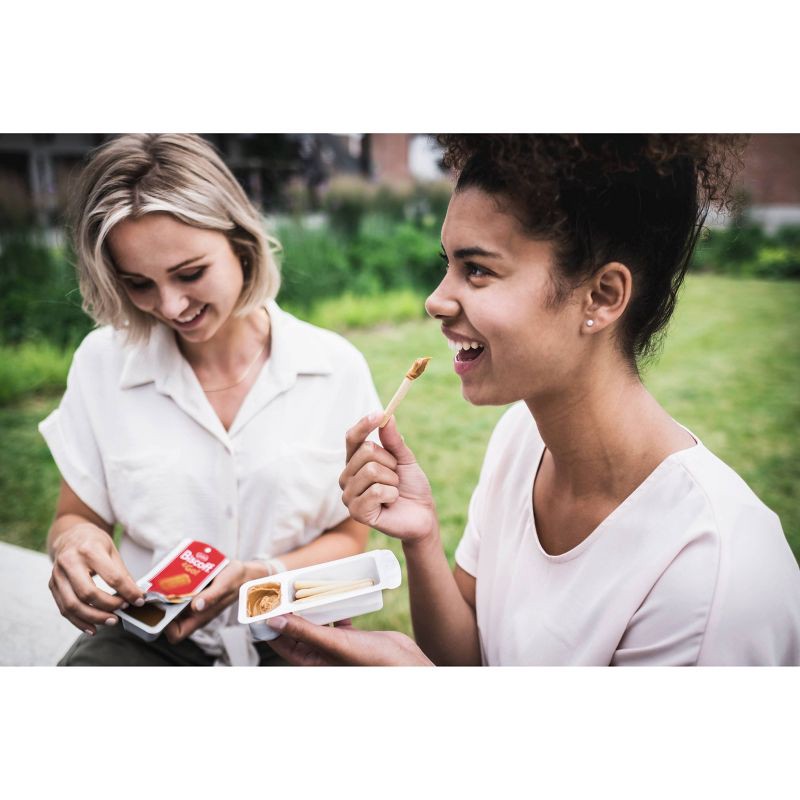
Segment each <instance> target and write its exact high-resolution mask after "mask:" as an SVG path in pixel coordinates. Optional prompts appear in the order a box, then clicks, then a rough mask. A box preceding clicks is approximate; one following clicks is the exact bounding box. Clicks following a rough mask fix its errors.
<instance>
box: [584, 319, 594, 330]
mask: <svg viewBox="0 0 800 800" xmlns="http://www.w3.org/2000/svg"><path fill="white" fill-rule="evenodd" d="M586 325H587V326H588V327H589V328H591V327H592V325H594V320H593V319H587V320H586Z"/></svg>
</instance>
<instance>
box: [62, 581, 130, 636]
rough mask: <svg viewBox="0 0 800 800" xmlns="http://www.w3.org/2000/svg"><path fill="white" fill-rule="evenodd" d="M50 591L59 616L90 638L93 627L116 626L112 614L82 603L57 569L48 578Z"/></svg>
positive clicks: (115, 618)
mask: <svg viewBox="0 0 800 800" xmlns="http://www.w3.org/2000/svg"><path fill="white" fill-rule="evenodd" d="M50 591H51V592H52V593H53V598H54V599H55V601H56V605H57V606H58V610H59V611H60V612H61V615H62V616H63V617H65V618H66V619H67V620H69V622H71V623H72V624H73V625H74V626H75V627H76V628H79V629H80V630H82V631H83V632H84V633H87V634H89V635H90V636H91V635H93V634H94V633H95V632H96V630H95V625H116V624H117V617H115V616H114V615H113V614H109V613H107V612H104V611H102V610H100V609H97V608H94V607H92V606H91V605H89V604H88V603H86V602H84V601H82V600H81V599H80V598H79V597H78V596H77V595H76V594H75V592H74V591H73V589H72V585H71V584H70V582H69V580H68V579H67V577H66V576H65V575H64V574H63V573H61V571H60V570H59V569H58V568H54V570H53V574H52V576H51V578H50ZM104 594H105V593H104Z"/></svg>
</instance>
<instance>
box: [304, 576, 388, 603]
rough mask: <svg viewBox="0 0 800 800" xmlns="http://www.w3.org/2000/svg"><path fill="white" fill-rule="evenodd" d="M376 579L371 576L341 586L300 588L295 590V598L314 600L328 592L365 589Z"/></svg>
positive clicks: (341, 592) (339, 592) (336, 592)
mask: <svg viewBox="0 0 800 800" xmlns="http://www.w3.org/2000/svg"><path fill="white" fill-rule="evenodd" d="M374 583H375V582H374V581H373V580H372V579H371V578H366V579H364V580H363V581H353V582H352V583H345V584H342V585H341V586H335V587H325V586H320V587H319V588H317V589H300V590H299V591H297V592H295V594H294V599H295V600H314V599H315V598H317V597H322V596H323V595H328V594H343V593H344V592H350V591H352V590H353V589H363V588H365V587H367V586H373V585H374Z"/></svg>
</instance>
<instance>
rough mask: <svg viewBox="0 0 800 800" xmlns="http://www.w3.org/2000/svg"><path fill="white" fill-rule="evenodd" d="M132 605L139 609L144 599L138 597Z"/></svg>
mask: <svg viewBox="0 0 800 800" xmlns="http://www.w3.org/2000/svg"><path fill="white" fill-rule="evenodd" d="M133 604H134V605H135V606H138V607H139V608H141V607H142V606H143V605H144V597H140V598H139V599H138V600H134V601H133Z"/></svg>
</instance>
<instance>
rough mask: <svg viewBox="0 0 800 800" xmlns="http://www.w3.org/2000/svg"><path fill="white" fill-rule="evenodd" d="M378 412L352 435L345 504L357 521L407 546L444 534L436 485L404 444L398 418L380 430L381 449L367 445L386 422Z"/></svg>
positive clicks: (344, 476) (352, 430)
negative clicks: (436, 502)
mask: <svg viewBox="0 0 800 800" xmlns="http://www.w3.org/2000/svg"><path fill="white" fill-rule="evenodd" d="M381 418H382V414H381V413H380V412H376V413H375V414H371V415H370V416H368V417H364V418H363V419H361V420H359V422H357V423H356V424H355V425H354V426H353V427H352V428H350V430H349V431H348V432H347V437H346V444H347V465H346V466H345V468H344V471H343V472H342V474H341V476H340V477H339V486H340V487H341V488H342V500H343V501H344V503H345V505H346V506H347V508H348V509H349V511H350V515H351V516H352V517H353V519H356V520H358V521H359V522H363V523H365V524H366V525H369V526H371V527H372V528H375V529H376V530H379V531H381V532H382V533H385V534H387V535H388V536H394V537H395V538H397V539H402V540H403V541H417V540H421V539H425V538H427V537H429V536H432V535H434V534H435V533H436V531H437V530H438V520H437V518H436V508H435V505H434V502H433V495H432V493H431V486H430V483H429V482H428V478H427V477H426V475H425V473H424V472H423V471H422V469H421V468H420V466H419V464H417V460H416V458H415V457H414V454H413V453H412V452H411V450H410V449H409V448H408V447H407V446H406V444H405V443H404V442H403V439H402V437H401V436H400V433H399V431H398V430H397V424H396V422H395V419H394V417H392V418H391V419H390V420H389V422H388V423H387V424H386V426H385V427H383V428H381V429H380V431H379V435H380V439H381V444H382V445H383V447H381V446H380V445H377V444H374V443H373V442H369V441H366V438H367V436H368V435H369V433H370V432H371V431H373V430H374V429H375V428H376V427H377V426H378V423H379V422H380V421H381Z"/></svg>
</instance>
